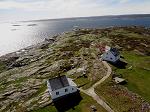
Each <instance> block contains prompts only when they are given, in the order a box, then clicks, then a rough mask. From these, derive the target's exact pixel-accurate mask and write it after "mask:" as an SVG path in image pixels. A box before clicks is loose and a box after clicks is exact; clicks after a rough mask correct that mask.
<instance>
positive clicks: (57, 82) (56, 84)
mask: <svg viewBox="0 0 150 112" xmlns="http://www.w3.org/2000/svg"><path fill="white" fill-rule="evenodd" d="M48 83H49V84H50V87H51V90H52V91H54V90H57V89H61V88H64V87H67V86H69V82H68V79H67V77H66V76H65V75H63V76H59V77H55V78H52V79H49V80H48Z"/></svg>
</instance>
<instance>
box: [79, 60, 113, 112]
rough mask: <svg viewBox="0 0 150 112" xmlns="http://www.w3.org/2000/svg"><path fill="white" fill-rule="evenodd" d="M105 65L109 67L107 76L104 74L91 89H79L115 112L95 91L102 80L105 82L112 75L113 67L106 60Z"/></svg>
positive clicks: (111, 111)
mask: <svg viewBox="0 0 150 112" xmlns="http://www.w3.org/2000/svg"><path fill="white" fill-rule="evenodd" d="M102 62H103V64H104V66H105V67H107V69H108V70H107V74H106V76H104V77H103V78H102V79H101V80H99V81H98V82H97V83H95V84H94V85H93V86H92V87H90V88H89V89H87V90H83V89H79V90H80V91H81V92H83V93H85V94H87V95H89V96H91V97H92V98H93V99H94V100H95V101H97V103H98V104H100V105H101V106H102V107H103V108H105V109H106V110H107V111H108V112H114V111H113V110H112V109H111V108H110V107H109V105H108V104H107V103H106V102H105V101H103V100H102V99H101V98H100V97H99V96H98V95H97V94H96V93H95V91H94V88H95V87H96V86H98V85H99V84H101V83H102V82H104V81H105V80H106V79H107V78H108V77H109V76H110V75H111V72H112V70H111V67H110V66H109V65H108V64H107V62H105V61H102Z"/></svg>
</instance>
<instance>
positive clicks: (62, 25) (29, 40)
mask: <svg viewBox="0 0 150 112" xmlns="http://www.w3.org/2000/svg"><path fill="white" fill-rule="evenodd" d="M131 25H136V26H145V27H150V17H87V18H73V19H59V20H41V21H40V20H39V21H28V22H12V23H0V56H1V55H4V54H7V53H10V52H14V51H17V50H19V49H23V48H25V47H27V46H31V45H34V44H37V43H39V42H42V41H43V40H44V39H45V38H49V37H50V36H53V35H56V34H60V33H62V32H65V31H71V30H72V29H73V28H74V27H75V26H78V27H80V28H104V27H111V26H131Z"/></svg>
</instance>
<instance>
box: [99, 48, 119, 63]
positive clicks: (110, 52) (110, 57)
mask: <svg viewBox="0 0 150 112" xmlns="http://www.w3.org/2000/svg"><path fill="white" fill-rule="evenodd" d="M101 58H102V60H106V61H110V62H117V61H118V60H119V59H120V53H119V51H118V50H117V49H116V48H111V47H109V46H106V47H105V51H104V53H103V54H102V55H101Z"/></svg>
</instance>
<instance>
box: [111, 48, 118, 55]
mask: <svg viewBox="0 0 150 112" xmlns="http://www.w3.org/2000/svg"><path fill="white" fill-rule="evenodd" d="M110 52H111V53H112V54H113V55H114V56H118V55H119V54H120V53H119V51H118V49H116V48H111V49H110Z"/></svg>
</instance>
